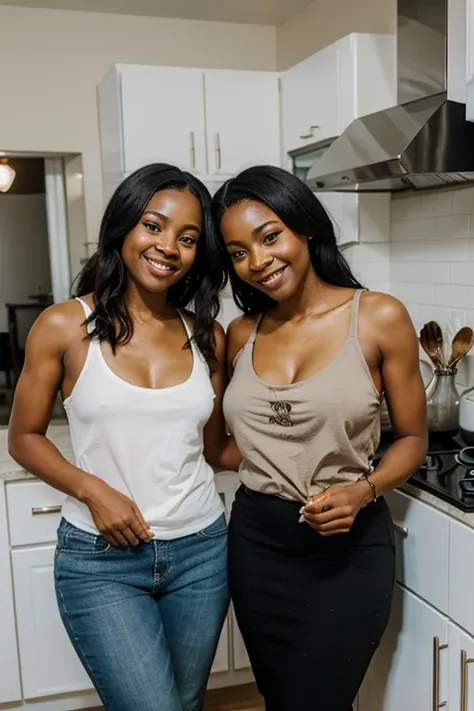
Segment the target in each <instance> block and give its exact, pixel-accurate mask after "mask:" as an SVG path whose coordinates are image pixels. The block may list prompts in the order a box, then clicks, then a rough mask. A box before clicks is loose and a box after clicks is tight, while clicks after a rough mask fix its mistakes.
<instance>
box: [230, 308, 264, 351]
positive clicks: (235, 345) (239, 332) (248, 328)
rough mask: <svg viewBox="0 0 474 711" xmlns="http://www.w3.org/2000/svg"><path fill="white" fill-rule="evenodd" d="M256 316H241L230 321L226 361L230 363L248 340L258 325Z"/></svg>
mask: <svg viewBox="0 0 474 711" xmlns="http://www.w3.org/2000/svg"><path fill="white" fill-rule="evenodd" d="M258 319H259V316H258V314H252V315H250V316H247V315H245V314H243V315H242V316H238V318H236V319H234V320H233V321H231V323H230V324H229V327H228V329H227V361H228V362H229V363H232V362H233V361H234V358H235V356H236V355H237V354H238V353H239V352H240V351H241V350H242V348H243V347H244V346H245V344H246V343H247V341H248V340H249V338H250V336H251V335H252V332H253V330H254V328H255V326H256V325H257V323H258Z"/></svg>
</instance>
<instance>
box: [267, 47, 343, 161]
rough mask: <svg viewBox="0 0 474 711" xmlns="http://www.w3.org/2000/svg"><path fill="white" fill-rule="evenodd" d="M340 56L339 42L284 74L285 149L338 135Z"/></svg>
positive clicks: (283, 117)
mask: <svg viewBox="0 0 474 711" xmlns="http://www.w3.org/2000/svg"><path fill="white" fill-rule="evenodd" d="M337 55H338V48H337V44H333V45H330V46H329V47H326V48H325V49H323V50H321V51H320V52H317V53H316V54H313V56H312V57H308V59H305V60H304V61H302V62H299V64H295V66H294V67H291V69H288V70H287V71H286V72H283V73H282V75H281V102H282V124H283V125H282V130H283V146H284V149H285V151H288V150H294V149H295V148H300V147H301V146H304V145H307V144H310V143H316V142H317V141H321V140H323V139H325V138H331V137H332V136H335V135H336V133H337V71H338V57H337Z"/></svg>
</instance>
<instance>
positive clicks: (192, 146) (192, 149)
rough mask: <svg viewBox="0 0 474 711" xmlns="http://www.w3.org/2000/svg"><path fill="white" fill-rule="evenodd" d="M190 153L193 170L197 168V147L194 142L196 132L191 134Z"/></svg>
mask: <svg viewBox="0 0 474 711" xmlns="http://www.w3.org/2000/svg"><path fill="white" fill-rule="evenodd" d="M189 152H190V158H191V168H195V167H196V145H195V142H194V131H190V133H189Z"/></svg>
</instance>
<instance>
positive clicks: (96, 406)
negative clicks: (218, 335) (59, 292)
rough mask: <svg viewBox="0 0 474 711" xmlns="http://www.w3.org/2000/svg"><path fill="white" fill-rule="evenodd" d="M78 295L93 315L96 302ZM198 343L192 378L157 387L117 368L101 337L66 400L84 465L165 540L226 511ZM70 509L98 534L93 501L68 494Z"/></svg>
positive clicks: (74, 519)
mask: <svg viewBox="0 0 474 711" xmlns="http://www.w3.org/2000/svg"><path fill="white" fill-rule="evenodd" d="M78 301H80V303H81V304H82V306H83V309H84V312H85V314H86V318H87V317H89V316H90V314H91V310H90V308H89V307H88V305H87V304H86V303H85V302H84V301H82V300H81V299H78ZM180 316H181V314H180ZM181 318H182V320H183V324H184V327H185V329H186V333H187V334H188V337H191V335H192V334H191V333H190V330H189V327H188V325H187V323H186V321H185V319H184V318H183V317H182V316H181ZM88 330H89V332H90V331H91V330H92V324H91V326H89V329H88ZM191 348H192V354H193V369H192V372H191V375H190V376H189V378H188V379H187V380H186V381H185V382H184V383H180V384H179V385H173V386H171V387H169V388H160V389H150V388H143V387H140V386H138V385H133V384H131V383H128V382H126V381H125V380H122V378H120V377H119V376H118V375H116V374H115V373H114V372H113V371H112V370H111V369H110V368H109V366H108V365H107V363H106V362H105V359H104V356H103V354H102V349H101V346H100V343H99V341H98V340H97V339H93V340H91V342H90V344H89V348H88V352H87V357H86V362H85V363H84V367H83V369H82V371H81V374H80V376H79V378H78V380H77V382H76V384H75V386H74V389H73V391H72V393H71V395H70V396H69V397H68V398H66V400H65V401H64V408H65V410H66V413H67V418H68V422H69V429H70V433H71V441H72V446H73V451H74V456H75V460H76V466H78V467H79V468H80V469H83V470H84V471H86V472H89V473H91V474H94V475H95V476H97V477H100V478H101V479H103V480H104V481H105V482H107V484H109V485H110V486H112V487H113V488H114V489H117V490H118V491H121V492H122V493H123V494H125V495H126V496H128V497H130V498H131V499H133V500H134V501H135V502H136V504H137V506H138V507H139V509H140V510H141V512H142V514H143V517H144V519H145V521H146V522H147V523H148V524H149V526H150V527H151V529H152V530H153V532H154V534H155V536H156V538H160V539H163V540H169V539H173V538H180V537H182V536H188V535H191V534H193V533H197V532H198V531H200V530H202V529H203V528H206V526H209V525H210V524H211V523H213V522H214V521H215V520H216V519H217V518H218V517H219V516H220V515H221V513H222V512H223V510H224V507H223V504H222V501H221V499H220V497H219V495H218V493H217V490H216V487H215V483H214V474H213V471H212V469H211V467H210V466H209V464H208V463H207V462H206V460H205V459H204V455H203V428H204V425H205V424H206V422H207V421H208V419H209V417H210V415H211V413H212V410H213V405H214V390H213V387H212V383H211V379H210V376H209V369H208V366H207V364H206V362H205V360H204V358H203V356H202V354H201V352H200V351H199V349H198V348H197V346H196V345H195V344H194V342H193V341H191ZM62 513H63V516H64V518H65V519H66V520H67V521H69V522H70V523H72V524H73V525H74V526H77V527H78V528H81V529H83V530H85V531H89V532H91V533H98V531H97V529H96V526H95V524H94V521H93V519H92V516H91V514H90V511H89V509H88V507H87V506H86V505H85V504H83V503H81V502H80V501H78V500H77V499H75V498H73V497H68V498H67V499H66V502H65V504H64V506H63V511H62Z"/></svg>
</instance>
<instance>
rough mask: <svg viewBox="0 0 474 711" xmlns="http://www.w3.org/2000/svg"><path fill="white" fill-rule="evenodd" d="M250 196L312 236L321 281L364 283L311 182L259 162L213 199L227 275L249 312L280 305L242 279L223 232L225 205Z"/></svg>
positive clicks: (355, 285) (311, 250) (310, 244)
mask: <svg viewBox="0 0 474 711" xmlns="http://www.w3.org/2000/svg"><path fill="white" fill-rule="evenodd" d="M246 200H256V201H257V202H261V203H264V204H265V205H267V207H269V208H270V210H273V212H274V213H276V214H277V215H278V217H279V218H280V219H281V220H282V221H283V222H284V223H285V225H286V226H287V227H289V228H290V230H292V231H293V232H295V233H297V234H300V235H305V236H306V237H312V239H311V240H309V241H308V249H309V255H310V259H311V264H312V265H313V269H314V271H315V272H316V274H317V276H318V277H319V279H321V281H323V282H326V283H327V284H332V285H333V286H343V287H350V288H355V289H360V288H362V286H361V284H359V282H358V281H357V279H356V278H355V277H354V275H353V274H352V272H351V269H350V267H349V265H348V263H347V261H346V260H345V259H344V257H343V255H342V254H341V252H340V251H339V249H338V246H337V243H336V235H335V233H334V227H333V224H332V222H331V219H330V217H329V216H328V214H327V212H326V210H325V209H324V207H323V206H322V204H321V203H320V201H319V200H318V198H317V197H316V195H315V194H314V193H313V192H311V190H310V189H309V187H308V186H307V185H306V184H305V183H304V182H303V181H302V180H300V179H299V178H297V177H296V176H295V175H293V174H292V173H289V172H288V171H286V170H283V169H282V168H276V167H274V166H267V165H261V166H255V167H253V168H248V169H247V170H244V171H243V172H242V173H240V174H239V175H238V176H237V177H236V178H231V179H230V180H228V181H227V182H226V183H224V185H223V186H222V187H221V188H220V189H219V190H218V191H217V193H216V194H215V196H214V198H213V200H212V216H213V220H214V224H215V226H216V231H217V235H218V245H217V247H218V249H219V251H220V255H221V257H220V258H221V261H222V264H223V268H224V270H225V280H227V278H228V279H229V280H230V283H231V286H232V293H233V296H234V300H235V303H236V304H237V306H238V307H239V308H240V309H242V311H243V312H244V313H245V314H261V313H264V312H265V311H268V310H269V309H271V308H273V307H275V306H276V302H275V301H274V300H273V299H272V298H270V297H269V296H267V295H266V294H263V293H262V292H261V291H259V290H258V289H255V288H254V287H252V286H250V285H249V284H247V283H246V282H244V281H242V280H241V279H239V277H238V276H237V274H236V273H235V270H234V268H233V265H232V261H231V258H230V256H229V254H228V253H227V250H226V249H225V245H224V240H223V238H222V235H221V234H220V223H221V220H222V217H223V215H224V213H225V212H226V210H228V209H229V207H231V206H232V205H237V204H238V203H241V202H244V201H246Z"/></svg>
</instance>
